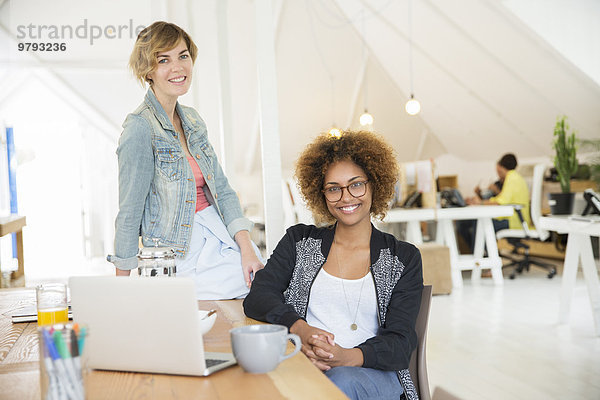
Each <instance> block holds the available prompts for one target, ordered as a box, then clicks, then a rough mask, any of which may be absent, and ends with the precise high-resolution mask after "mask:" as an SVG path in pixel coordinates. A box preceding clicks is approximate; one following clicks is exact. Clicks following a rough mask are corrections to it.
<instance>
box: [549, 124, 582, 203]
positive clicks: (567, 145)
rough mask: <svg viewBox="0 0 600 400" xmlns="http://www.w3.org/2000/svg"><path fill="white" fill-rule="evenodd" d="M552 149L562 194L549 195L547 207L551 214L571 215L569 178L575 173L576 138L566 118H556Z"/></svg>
mask: <svg viewBox="0 0 600 400" xmlns="http://www.w3.org/2000/svg"><path fill="white" fill-rule="evenodd" d="M569 131H570V132H569ZM552 147H553V148H554V151H555V152H556V154H555V156H554V167H555V168H556V172H557V174H558V181H559V183H560V189H561V191H562V193H550V194H549V195H548V197H549V201H548V203H549V205H550V210H551V212H552V214H571V213H572V212H573V204H574V199H575V193H571V177H572V176H573V175H574V174H575V172H577V168H578V166H579V163H578V161H577V137H576V135H575V132H573V131H571V129H570V127H569V124H568V123H567V117H565V116H562V117H558V119H557V121H556V125H555V126H554V141H553V143H552Z"/></svg>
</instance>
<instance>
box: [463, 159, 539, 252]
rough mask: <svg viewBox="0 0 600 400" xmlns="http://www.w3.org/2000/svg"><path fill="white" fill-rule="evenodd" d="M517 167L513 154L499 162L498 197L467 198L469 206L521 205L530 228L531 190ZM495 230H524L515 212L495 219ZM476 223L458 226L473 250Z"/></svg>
mask: <svg viewBox="0 0 600 400" xmlns="http://www.w3.org/2000/svg"><path fill="white" fill-rule="evenodd" d="M516 167H517V158H516V157H515V155H514V154H512V153H507V154H505V155H503V156H502V158H500V160H498V163H497V164H496V172H497V173H498V177H499V178H500V181H501V182H502V189H501V191H500V193H498V194H497V195H496V196H494V197H491V198H489V199H487V200H482V199H481V198H480V197H470V198H467V204H501V205H504V204H510V205H512V204H516V205H521V206H523V208H522V209H521V213H522V214H523V218H524V219H525V222H527V225H528V226H531V225H532V224H531V217H530V215H529V188H528V187H527V183H526V182H525V179H523V177H522V176H521V175H520V174H519V173H518V172H517V171H516V170H515V168H516ZM492 222H493V223H494V230H495V231H496V232H498V231H499V230H501V229H508V228H510V229H522V226H521V220H520V219H519V216H518V215H517V212H516V211H515V212H514V214H513V215H511V216H510V217H502V218H497V219H493V220H492ZM476 223H477V222H476V221H474V220H473V221H471V220H469V221H464V223H463V224H460V225H459V226H458V231H459V234H460V235H461V236H463V238H464V239H465V241H466V242H467V244H469V246H470V247H471V250H473V247H474V245H475V234H474V233H475V228H476Z"/></svg>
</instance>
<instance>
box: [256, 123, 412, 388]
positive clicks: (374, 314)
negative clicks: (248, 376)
mask: <svg viewBox="0 0 600 400" xmlns="http://www.w3.org/2000/svg"><path fill="white" fill-rule="evenodd" d="M397 176H398V165H397V163H396V160H395V157H394V154H393V150H392V148H391V147H390V146H389V145H388V144H386V143H385V142H384V141H383V140H382V139H381V138H379V137H378V136H376V135H374V134H372V133H370V132H344V133H343V134H342V135H341V136H340V137H339V138H338V137H332V136H329V135H321V136H319V137H318V138H317V139H316V140H315V141H314V142H313V143H311V144H310V145H308V146H307V147H306V149H305V150H304V152H303V153H302V154H301V155H300V158H299V159H298V161H297V164H296V177H297V178H298V182H299V186H300V190H301V192H302V196H303V197H304V199H305V200H306V202H307V204H308V206H309V208H310V209H311V211H312V212H313V214H315V215H316V216H318V217H320V218H321V219H322V220H324V221H326V222H327V223H328V224H330V225H329V226H327V227H323V228H319V227H316V226H314V225H303V224H299V225H295V226H293V227H291V228H289V229H288V230H287V232H286V235H285V236H284V237H283V238H282V239H281V241H280V242H279V244H278V245H277V247H276V248H275V251H274V252H273V254H272V255H271V258H270V259H269V260H268V261H267V264H266V266H265V268H264V270H261V271H259V272H257V273H256V277H255V279H254V282H253V283H252V287H251V290H250V293H249V294H248V297H246V299H245V300H244V311H245V313H246V315H247V316H249V317H250V318H254V319H258V320H260V321H265V322H269V323H273V324H281V325H285V326H287V327H288V328H289V330H290V332H292V333H295V334H297V335H298V336H300V338H301V340H302V351H303V352H304V354H306V356H307V357H308V358H309V359H310V360H311V361H312V362H313V363H314V364H315V365H316V366H317V367H318V368H320V369H321V370H322V371H324V372H325V374H326V375H327V377H329V379H331V380H332V381H333V383H335V384H336V385H337V386H338V387H339V388H340V389H341V390H342V391H343V392H344V393H345V394H346V395H347V396H348V397H350V398H351V399H360V398H363V399H364V398H369V399H375V398H377V399H392V398H393V399H399V398H400V396H401V395H402V393H404V395H405V396H406V398H408V399H415V398H417V395H416V392H415V389H414V384H413V382H412V381H411V377H410V374H409V372H408V363H409V360H410V356H411V354H412V352H413V350H414V349H415V347H416V344H417V336H416V332H415V322H416V319H417V314H418V313H419V307H420V301H421V292H422V290H423V271H422V265H421V254H420V253H419V250H418V249H417V248H416V247H415V246H413V245H412V244H409V243H406V242H401V241H398V240H396V238H394V236H392V235H390V234H387V233H383V232H381V231H379V230H377V229H376V228H375V227H374V226H373V225H372V224H371V216H377V217H379V218H383V216H384V215H385V212H386V210H387V204H388V202H389V200H390V199H391V198H392V197H393V196H394V184H395V182H396V179H397Z"/></svg>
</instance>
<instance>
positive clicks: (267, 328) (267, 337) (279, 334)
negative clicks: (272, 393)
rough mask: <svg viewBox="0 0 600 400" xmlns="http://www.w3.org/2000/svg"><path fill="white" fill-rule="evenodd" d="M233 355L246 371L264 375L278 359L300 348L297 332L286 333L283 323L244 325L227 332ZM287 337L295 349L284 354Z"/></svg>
mask: <svg viewBox="0 0 600 400" xmlns="http://www.w3.org/2000/svg"><path fill="white" fill-rule="evenodd" d="M229 334H230V335H231V346H232V347H233V356H234V357H235V359H236V360H237V362H238V364H239V365H240V366H241V367H242V368H243V369H244V371H246V372H250V373H253V374H264V373H266V372H269V371H273V370H274V369H275V368H276V367H277V366H278V365H279V363H280V362H282V361H283V360H286V359H288V358H290V357H292V356H293V355H295V354H297V353H298V352H299V351H300V348H301V347H302V342H301V341H300V337H299V336H298V335H294V334H293V333H288V330H287V328H286V327H285V326H283V325H246V326H240V327H239V328H234V329H232V330H230V331H229ZM288 339H292V341H293V342H294V345H295V346H296V348H295V349H294V351H292V352H291V353H290V354H287V355H286V354H285V351H286V348H287V342H288Z"/></svg>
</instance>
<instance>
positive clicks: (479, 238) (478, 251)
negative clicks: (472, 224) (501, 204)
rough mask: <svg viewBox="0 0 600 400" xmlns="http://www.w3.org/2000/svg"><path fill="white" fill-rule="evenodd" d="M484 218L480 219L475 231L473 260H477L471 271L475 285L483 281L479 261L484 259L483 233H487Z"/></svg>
mask: <svg viewBox="0 0 600 400" xmlns="http://www.w3.org/2000/svg"><path fill="white" fill-rule="evenodd" d="M484 220H485V219H484V218H479V219H478V220H477V228H476V229H475V247H474V248H473V258H474V259H475V264H474V265H473V270H472V271H471V281H472V282H473V283H478V282H480V281H481V265H480V264H479V262H477V260H481V259H482V258H483V249H484V245H485V243H484V240H483V232H484V231H485V225H484Z"/></svg>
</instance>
